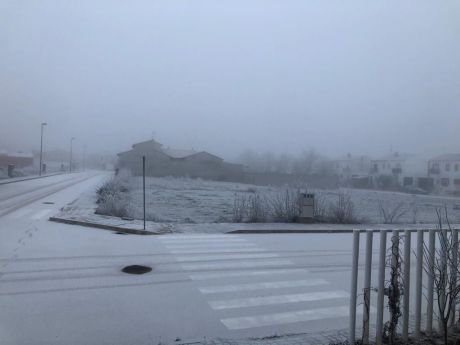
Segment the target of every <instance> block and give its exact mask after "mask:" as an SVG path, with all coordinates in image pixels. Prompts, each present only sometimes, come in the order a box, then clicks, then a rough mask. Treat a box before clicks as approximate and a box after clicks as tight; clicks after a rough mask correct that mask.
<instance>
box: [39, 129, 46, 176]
mask: <svg viewBox="0 0 460 345" xmlns="http://www.w3.org/2000/svg"><path fill="white" fill-rule="evenodd" d="M45 126H46V122H42V124H41V135H40V166H39V168H38V176H42V166H43V165H42V161H43V128H44V127H45Z"/></svg>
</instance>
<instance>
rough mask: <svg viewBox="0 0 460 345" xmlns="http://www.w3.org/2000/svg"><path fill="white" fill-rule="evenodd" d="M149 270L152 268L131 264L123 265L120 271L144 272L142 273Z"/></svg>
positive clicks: (129, 272)
mask: <svg viewBox="0 0 460 345" xmlns="http://www.w3.org/2000/svg"><path fill="white" fill-rule="evenodd" d="M151 270H152V267H148V266H142V265H131V266H126V267H123V269H122V270H121V271H122V272H124V273H128V274H144V273H147V272H150V271H151Z"/></svg>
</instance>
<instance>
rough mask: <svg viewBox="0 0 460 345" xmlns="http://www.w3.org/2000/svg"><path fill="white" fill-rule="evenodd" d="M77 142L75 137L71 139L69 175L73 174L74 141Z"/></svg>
mask: <svg viewBox="0 0 460 345" xmlns="http://www.w3.org/2000/svg"><path fill="white" fill-rule="evenodd" d="M74 140H75V137H72V138H70V162H69V173H71V172H72V146H73V141H74Z"/></svg>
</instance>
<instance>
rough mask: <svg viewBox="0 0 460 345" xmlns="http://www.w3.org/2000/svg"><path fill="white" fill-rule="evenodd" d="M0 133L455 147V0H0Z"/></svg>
mask: <svg viewBox="0 0 460 345" xmlns="http://www.w3.org/2000/svg"><path fill="white" fill-rule="evenodd" d="M0 117H1V125H0V148H2V147H9V148H13V149H23V150H29V149H38V147H39V142H40V123H41V122H47V123H48V126H47V128H46V129H45V147H46V148H48V149H51V148H66V147H67V146H68V145H69V139H70V137H71V136H75V137H76V138H77V140H76V141H75V145H76V146H77V147H78V145H80V146H81V145H86V146H87V150H88V152H102V151H105V152H114V153H115V152H118V151H121V150H125V149H128V148H129V147H130V145H131V144H132V143H133V142H138V141H142V140H144V139H149V138H151V137H152V132H154V133H155V138H156V139H157V140H159V141H160V142H162V143H164V144H165V145H167V146H172V147H179V148H194V149H197V150H200V149H201V150H208V151H210V152H212V153H215V154H219V155H222V156H224V157H227V158H232V157H235V156H237V155H238V153H239V152H241V151H242V150H244V149H246V148H252V149H254V150H256V151H268V150H272V151H275V152H291V153H297V152H299V151H301V150H302V149H308V148H310V147H315V148H316V149H317V150H318V151H321V152H323V153H324V154H326V155H329V156H337V155H342V154H345V153H347V152H352V153H359V154H371V155H380V154H384V153H386V152H388V151H389V150H390V147H392V148H393V149H394V150H397V151H400V152H411V153H420V152H423V153H430V154H431V153H433V154H438V153H449V152H460V135H459V134H460V5H459V2H458V1H449V0H447V1H426V0H418V1H355V0H348V1H329V0H317V1H313V0H298V1H297V0H277V1H273V0H231V1H226V0H215V1H201V0H192V1H191V0H178V1H175V0H165V1H154V0H149V1H121V0H120V1H116V0H113V1H97V0H96V1H94V0H91V1H82V0H79V1H61V0H55V1H44V0H40V1H35V0H31V1H18V0H12V1H4V0H0Z"/></svg>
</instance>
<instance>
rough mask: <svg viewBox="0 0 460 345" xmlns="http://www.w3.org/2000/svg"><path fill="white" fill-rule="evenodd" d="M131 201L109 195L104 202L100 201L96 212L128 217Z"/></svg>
mask: <svg viewBox="0 0 460 345" xmlns="http://www.w3.org/2000/svg"><path fill="white" fill-rule="evenodd" d="M128 206H129V203H128V202H127V201H126V200H124V199H122V198H119V197H117V196H114V195H107V196H106V197H105V198H104V201H103V202H100V203H99V206H98V207H97V209H96V214H102V215H106V216H114V217H127V216H128V215H129V207H128Z"/></svg>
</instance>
